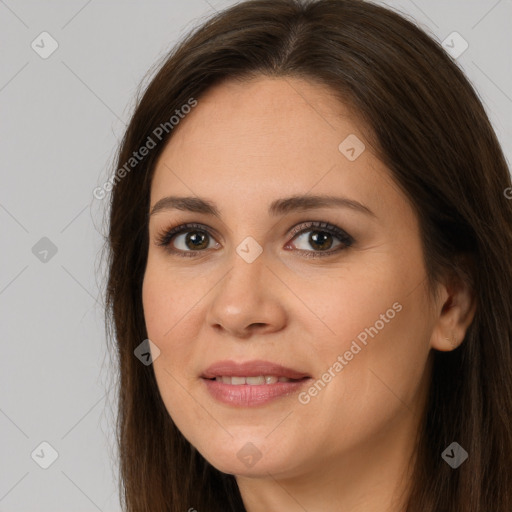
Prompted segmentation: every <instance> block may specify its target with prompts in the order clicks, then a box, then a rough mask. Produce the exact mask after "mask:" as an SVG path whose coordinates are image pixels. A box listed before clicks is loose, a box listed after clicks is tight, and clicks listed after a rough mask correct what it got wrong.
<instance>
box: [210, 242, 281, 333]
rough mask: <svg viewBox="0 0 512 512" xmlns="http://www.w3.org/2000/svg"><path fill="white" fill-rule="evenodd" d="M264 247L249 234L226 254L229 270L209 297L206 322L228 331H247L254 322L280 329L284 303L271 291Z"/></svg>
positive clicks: (270, 274) (268, 327) (270, 276)
mask: <svg viewBox="0 0 512 512" xmlns="http://www.w3.org/2000/svg"><path fill="white" fill-rule="evenodd" d="M267 263H268V261H267V258H266V255H265V253H264V251H263V247H261V245H260V244H259V243H258V242H256V240H255V239H253V238H252V237H247V238H246V239H243V240H242V242H241V243H239V245H238V246H236V247H235V248H234V250H233V253H232V254H231V255H230V258H229V270H228V272H227V275H225V276H224V279H222V280H221V282H219V283H218V286H217V287H216V291H215V293H214V295H213V296H212V299H211V301H210V311H209V319H208V320H209V324H210V325H215V326H217V327H218V326H222V327H223V328H224V329H225V330H226V331H230V332H231V334H237V335H238V336H241V335H242V334H244V335H246V334H247V329H248V328H249V326H251V325H253V324H258V326H260V327H261V326H262V325H265V326H266V328H267V329H270V330H272V329H275V328H277V329H280V328H281V326H282V322H283V321H284V310H283V307H282V306H283V305H282V304H280V303H279V300H278V297H277V296H276V294H275V293H274V292H273V288H272V285H271V284H270V283H269V282H268V280H269V279H272V273H271V272H269V271H268V269H267V268H266V265H267Z"/></svg>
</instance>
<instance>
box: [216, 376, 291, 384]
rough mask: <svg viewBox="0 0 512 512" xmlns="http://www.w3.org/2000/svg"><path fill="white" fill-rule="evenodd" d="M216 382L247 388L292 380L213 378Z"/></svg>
mask: <svg viewBox="0 0 512 512" xmlns="http://www.w3.org/2000/svg"><path fill="white" fill-rule="evenodd" d="M215 380H216V381H217V382H222V383H223V384H231V385H232V386H240V385H242V384H248V385H249V386H258V385H262V384H275V383H276V382H291V381H292V379H288V378H287V377H277V376H275V375H258V376H257V377H227V376H225V375H223V376H221V377H215Z"/></svg>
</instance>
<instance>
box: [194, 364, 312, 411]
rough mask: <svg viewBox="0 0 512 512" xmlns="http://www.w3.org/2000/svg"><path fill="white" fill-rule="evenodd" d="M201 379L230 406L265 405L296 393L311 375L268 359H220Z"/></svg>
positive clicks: (213, 393)
mask: <svg viewBox="0 0 512 512" xmlns="http://www.w3.org/2000/svg"><path fill="white" fill-rule="evenodd" d="M200 378H201V380H202V381H203V382H204V383H205V384H206V390H207V391H208V392H209V394H210V396H211V397H212V398H213V399H215V400H216V401H218V402H222V403H224V404H226V405H229V406H231V407H255V406H263V405H265V404H267V403H269V402H272V401H274V400H277V399H279V398H284V397H287V396H290V395H293V394H295V393H297V392H298V391H300V389H302V388H303V386H305V382H306V381H309V380H311V376H310V375H308V374H306V373H304V372H301V371H299V370H294V369H292V368H287V367H285V366H282V365H278V364H275V363H270V362H268V361H261V360H258V361H248V362H244V363H236V362H235V361H219V362H217V363H214V364H213V365H211V366H210V367H208V368H207V369H206V370H205V371H204V372H203V374H202V375H200Z"/></svg>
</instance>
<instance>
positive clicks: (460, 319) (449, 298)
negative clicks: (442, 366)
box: [430, 274, 476, 352]
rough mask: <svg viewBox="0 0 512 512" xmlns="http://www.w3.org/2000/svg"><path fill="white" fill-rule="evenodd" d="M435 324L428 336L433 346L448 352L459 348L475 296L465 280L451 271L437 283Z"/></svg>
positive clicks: (473, 306) (470, 320)
mask: <svg viewBox="0 0 512 512" xmlns="http://www.w3.org/2000/svg"><path fill="white" fill-rule="evenodd" d="M435 307H436V310H435V313H436V323H435V325H434V330H433V331H432V335H431V337H430V346H431V348H433V349H436V350H440V351H443V352H449V351H451V350H454V349H456V348H457V347H459V346H460V345H461V343H462V341H463V340H464V337H465V336H466V331H467V329H468V327H469V326H470V324H471V322H472V321H473V318H474V316H475V311H476V296H475V292H474V289H473V287H472V286H471V284H470V283H468V282H467V281H466V280H464V279H462V278H461V277H459V276H456V275H454V274H451V275H450V276H449V277H447V278H446V279H445V280H444V282H443V283H440V284H439V293H438V301H437V302H436V305H435Z"/></svg>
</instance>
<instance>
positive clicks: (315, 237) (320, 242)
mask: <svg viewBox="0 0 512 512" xmlns="http://www.w3.org/2000/svg"><path fill="white" fill-rule="evenodd" d="M330 237H332V235H331V234H330V233H327V232H326V231H313V232H312V233H311V235H310V236H309V239H310V243H311V244H312V245H313V247H315V246H317V248H318V249H329V248H330V247H331V245H332V240H331V239H330ZM327 240H329V242H330V243H327V246H325V243H326V241H327Z"/></svg>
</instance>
